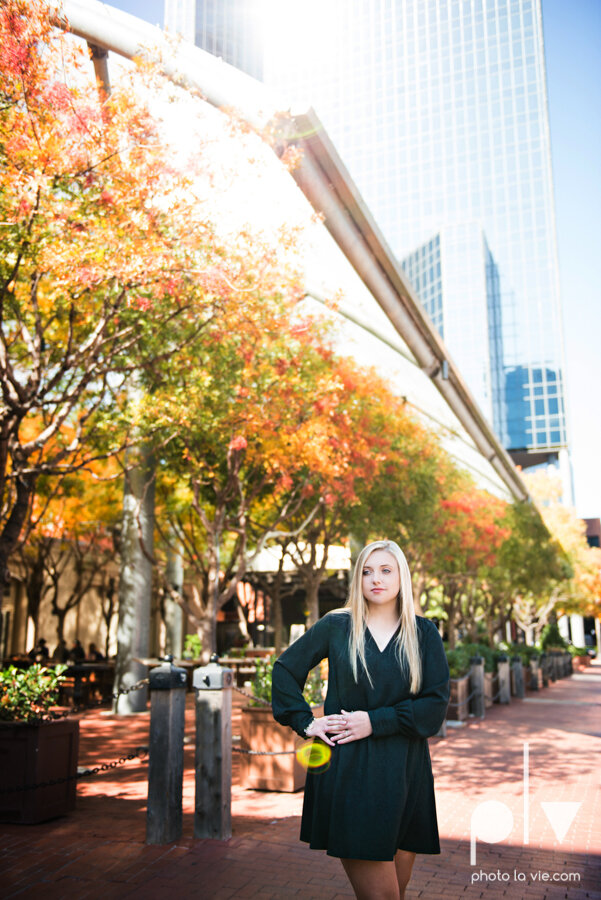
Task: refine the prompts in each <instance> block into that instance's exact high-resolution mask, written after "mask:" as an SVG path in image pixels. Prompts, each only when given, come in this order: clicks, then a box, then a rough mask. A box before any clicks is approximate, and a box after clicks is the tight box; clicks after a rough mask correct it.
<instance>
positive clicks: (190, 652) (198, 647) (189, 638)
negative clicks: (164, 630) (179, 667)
mask: <svg viewBox="0 0 601 900" xmlns="http://www.w3.org/2000/svg"><path fill="white" fill-rule="evenodd" d="M201 653H202V638H201V637H200V635H198V634H187V635H186V640H185V641H184V659H199V657H200V654H201Z"/></svg>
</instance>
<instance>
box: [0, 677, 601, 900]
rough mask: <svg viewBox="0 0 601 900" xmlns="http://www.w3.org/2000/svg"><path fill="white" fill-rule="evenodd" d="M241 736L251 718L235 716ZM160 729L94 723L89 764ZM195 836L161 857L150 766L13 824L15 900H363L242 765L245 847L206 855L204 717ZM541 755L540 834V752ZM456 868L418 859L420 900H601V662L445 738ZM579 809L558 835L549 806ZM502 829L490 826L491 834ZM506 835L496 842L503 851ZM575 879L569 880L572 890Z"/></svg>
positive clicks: (444, 841) (441, 781) (6, 849)
mask: <svg viewBox="0 0 601 900" xmlns="http://www.w3.org/2000/svg"><path fill="white" fill-rule="evenodd" d="M235 707H236V708H235V713H234V723H233V725H234V727H233V731H234V734H236V733H237V731H238V723H239V703H238V702H236V704H235ZM148 721H149V716H148V714H147V713H142V714H139V715H137V716H131V717H127V718H116V717H114V716H112V715H111V714H106V713H102V714H98V713H89V714H86V715H84V716H83V717H82V719H81V753H80V764H82V765H93V764H96V763H98V762H101V761H109V760H111V759H114V758H116V757H119V756H121V755H123V754H125V753H128V752H131V751H132V750H135V748H136V747H137V746H138V745H140V744H145V743H146V742H147V733H148ZM186 734H187V738H186V740H187V742H188V743H187V747H186V774H185V785H184V831H183V837H182V838H181V839H180V840H179V841H177V842H176V843H174V844H167V845H165V846H160V847H157V846H146V845H145V843H144V836H145V800H146V780H145V779H146V767H145V765H144V764H143V763H140V762H138V761H134V762H131V763H127V764H126V765H125V766H123V767H121V768H119V769H115V770H111V771H110V772H107V773H105V774H102V775H100V776H98V777H96V778H94V779H90V780H86V781H82V782H80V783H79V786H78V802H77V809H76V810H75V812H73V813H72V814H71V815H69V816H66V817H64V818H62V819H58V820H56V821H54V822H48V823H45V824H43V825H36V826H13V825H0V836H1V842H0V846H1V849H0V866H1V868H0V897H2V898H12V897H18V898H22V900H26V898H36V900H38V898H44V900H63V898H77V900H79V898H98V900H100V898H102V900H112V898H121V897H123V898H125V897H127V898H131V900H134V898H144V900H154V898H162V897H164V896H165V895H169V894H171V895H175V894H177V895H178V896H182V897H186V896H189V897H192V898H199V900H226V898H227V900H229V898H252V900H267V898H276V900H279V898H286V897H297V898H300V900H352V897H353V894H352V892H351V890H350V888H349V886H348V883H347V881H346V878H345V876H344V874H343V872H342V869H341V866H340V863H339V861H338V860H336V859H332V858H330V857H328V856H326V854H325V853H323V852H320V851H317V852H316V851H312V850H309V849H308V848H307V846H306V845H305V844H301V843H300V842H299V841H298V829H299V815H300V810H301V805H302V792H300V793H298V794H275V793H263V792H259V791H246V790H243V789H242V788H240V787H239V785H238V784H237V768H238V760H239V757H238V755H237V754H234V778H233V781H234V785H233V837H232V839H231V840H229V841H223V842H222V841H208V840H202V841H201V840H194V839H193V837H192V811H193V799H194V774H193V750H192V741H193V735H194V723H193V705H192V698H191V697H190V698H189V703H188V711H187V717H186ZM525 744H527V745H528V751H529V762H528V768H529V785H528V792H527V793H528V799H529V806H528V815H529V824H528V827H527V829H526V834H524V832H525V828H524V792H523V769H524V745H525ZM430 749H431V755H432V761H433V768H434V773H435V781H436V789H437V803H438V812H439V826H440V835H441V846H442V853H441V855H440V856H418V857H417V860H416V864H415V868H414V874H413V878H412V881H411V884H410V887H409V889H408V891H407V897H408V898H412V900H413V898H417V897H419V898H426V900H439V898H440V900H442V898H445V900H456V898H464V897H468V898H480V897H485V898H487V900H496V898H509V900H512V898H516V900H521V898H534V900H547V898H564V897H568V898H570V900H583V898H590V900H593V898H596V900H601V855H600V854H601V803H600V796H601V794H600V789H599V761H600V759H601V661H599V663H598V664H596V665H593V666H592V667H591V668H589V669H587V670H586V671H585V672H582V673H578V674H575V675H574V676H572V677H571V678H567V679H562V680H561V681H559V682H556V683H555V684H552V685H550V686H549V687H548V688H546V689H544V690H542V691H540V692H538V693H529V694H528V696H527V698H526V699H525V700H524V701H517V700H512V703H511V705H510V706H508V707H500V706H495V707H493V708H492V709H490V710H487V714H486V718H485V719H484V720H475V719H473V720H470V722H469V724H468V725H467V726H465V727H463V728H460V729H449V734H448V736H447V738H445V739H432V741H431V747H430ZM491 801H494V802H497V803H502V804H505V806H506V807H507V809H503V807H498V808H497V810H496V819H495V821H499V823H500V822H501V819H502V814H503V813H504V814H505V816H506V817H510V819H509V823H508V824H509V825H513V827H512V828H511V830H510V831H509V833H508V834H507V837H505V838H504V839H503V840H501V841H499V842H498V843H486V842H485V841H484V840H482V839H480V840H478V841H477V842H476V848H475V849H476V862H475V865H473V866H472V865H470V827H471V819H472V816H473V815H474V816H475V815H477V808H478V804H480V803H483V802H488V803H490V802H491ZM557 801H568V802H569V801H571V802H574V803H579V804H580V806H579V807H578V809H577V812H576V815H575V817H574V819H573V821H572V823H571V825H570V827H569V829H568V830H567V832H566V834H565V836H564V835H561V834H560V835H559V836H557V835H556V834H555V833H554V831H553V828H552V826H551V824H550V822H549V820H548V818H547V816H546V815H545V812H544V809H543V807H542V805H541V804H542V803H547V802H557ZM488 821H490V820H488ZM499 836H500V835H496V836H495V835H492V834H488V835H484V837H488V838H489V839H492V838H493V837H499ZM568 878H571V879H572V880H570V881H568V880H567V879H568Z"/></svg>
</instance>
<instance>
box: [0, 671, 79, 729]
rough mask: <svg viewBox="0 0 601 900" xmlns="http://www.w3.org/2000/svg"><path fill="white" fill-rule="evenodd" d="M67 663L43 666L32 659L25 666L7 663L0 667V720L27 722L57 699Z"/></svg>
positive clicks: (36, 716) (39, 714) (48, 707)
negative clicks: (50, 666) (48, 667)
mask: <svg viewBox="0 0 601 900" xmlns="http://www.w3.org/2000/svg"><path fill="white" fill-rule="evenodd" d="M66 669H67V666H64V665H59V666H55V667H54V668H53V669H46V668H44V667H43V666H41V665H39V664H38V663H36V664H35V665H32V666H30V667H29V668H28V669H18V668H16V667H15V666H9V667H8V668H7V669H1V670H0V720H2V721H5V722H31V721H33V720H35V719H39V718H41V717H42V716H43V715H44V713H45V712H47V710H49V709H50V707H51V706H55V705H56V703H57V700H58V689H59V686H60V684H61V682H62V681H64V680H65V675H64V674H63V673H64V672H65V670H66Z"/></svg>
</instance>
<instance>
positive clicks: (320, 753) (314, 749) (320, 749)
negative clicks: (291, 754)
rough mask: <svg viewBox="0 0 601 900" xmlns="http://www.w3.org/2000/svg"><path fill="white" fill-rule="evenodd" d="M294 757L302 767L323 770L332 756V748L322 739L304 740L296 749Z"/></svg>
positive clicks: (314, 770)
mask: <svg viewBox="0 0 601 900" xmlns="http://www.w3.org/2000/svg"><path fill="white" fill-rule="evenodd" d="M296 758H297V759H298V761H299V763H300V764H301V766H302V767H303V769H310V770H311V772H325V770H326V769H328V768H329V765H330V760H331V758H332V748H331V747H328V745H327V744H324V743H322V741H305V743H304V744H301V746H300V747H299V748H298V750H297V751H296Z"/></svg>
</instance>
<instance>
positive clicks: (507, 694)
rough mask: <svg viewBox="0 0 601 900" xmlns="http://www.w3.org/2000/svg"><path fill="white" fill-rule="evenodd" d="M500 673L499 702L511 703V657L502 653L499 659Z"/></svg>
mask: <svg viewBox="0 0 601 900" xmlns="http://www.w3.org/2000/svg"><path fill="white" fill-rule="evenodd" d="M497 672H498V673H499V703H511V678H510V676H509V657H508V656H507V655H506V654H505V653H502V654H501V655H500V656H499V658H498V659H497Z"/></svg>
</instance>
